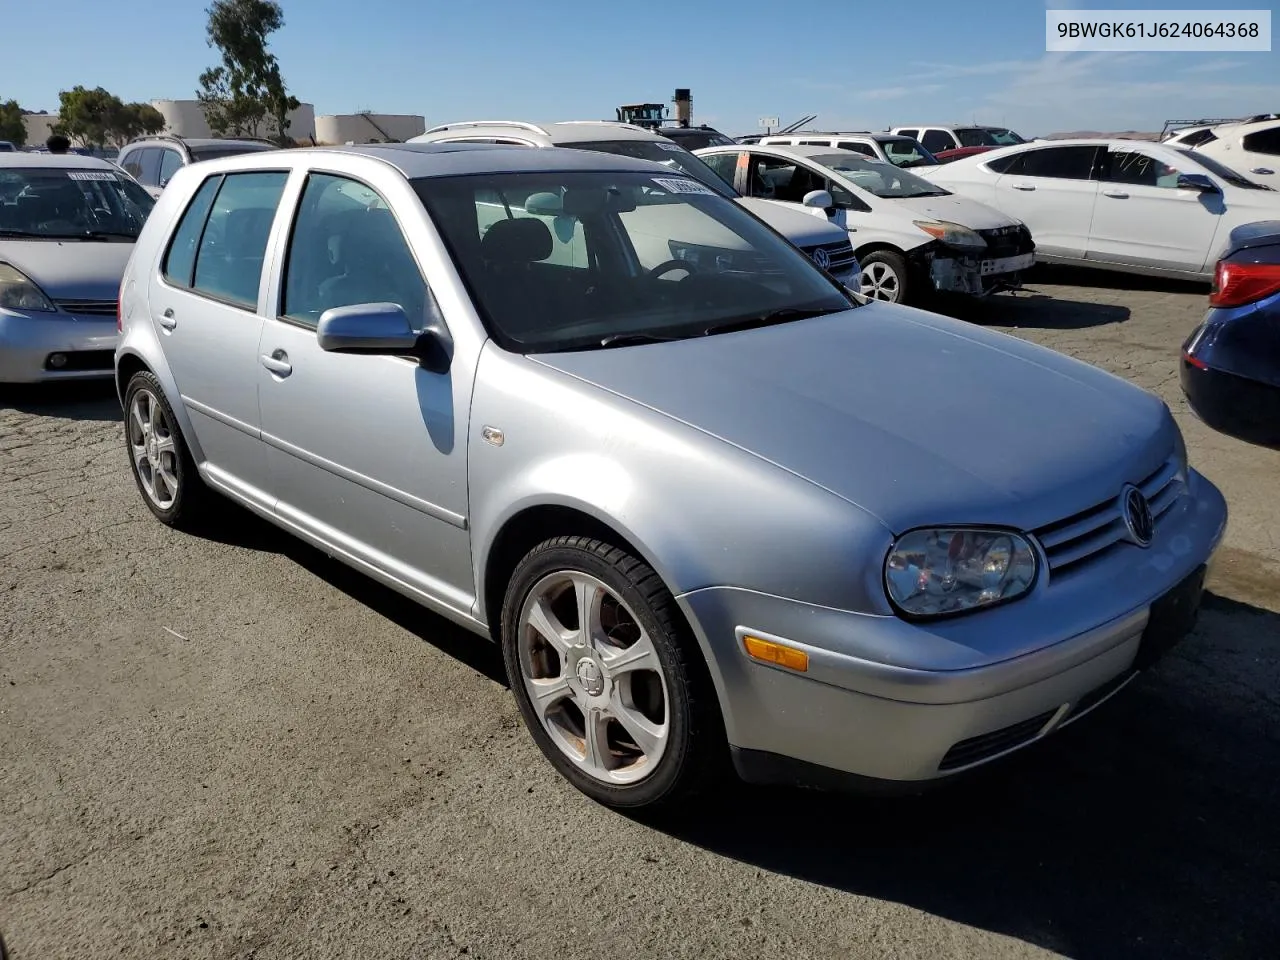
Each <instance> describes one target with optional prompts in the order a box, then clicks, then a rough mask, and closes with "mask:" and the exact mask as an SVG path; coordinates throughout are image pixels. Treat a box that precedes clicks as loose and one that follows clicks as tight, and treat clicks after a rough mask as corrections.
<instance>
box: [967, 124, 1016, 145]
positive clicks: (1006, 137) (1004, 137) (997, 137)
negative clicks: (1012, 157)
mask: <svg viewBox="0 0 1280 960" xmlns="http://www.w3.org/2000/svg"><path fill="white" fill-rule="evenodd" d="M987 133H989V134H991V139H992V140H994V141H995V142H996V143H998V144H999V145H1000V146H1002V147H1007V146H1009V145H1010V144H1013V143H1026V142H1027V141H1025V140H1023V139H1022V138H1021V137H1020V136H1018V135H1017V134H1016V133H1014V132H1013V131H1012V130H1006V129H1005V128H1003V127H988V128H987ZM979 146H983V144H979Z"/></svg>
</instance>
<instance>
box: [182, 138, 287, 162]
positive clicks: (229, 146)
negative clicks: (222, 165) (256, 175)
mask: <svg viewBox="0 0 1280 960" xmlns="http://www.w3.org/2000/svg"><path fill="white" fill-rule="evenodd" d="M274 149H276V148H275V146H274V145H273V144H270V143H218V144H213V145H209V146H201V147H191V148H190V150H191V160H192V162H193V163H194V162H196V161H199V160H216V159H217V158H218V157H235V156H239V155H240V154H242V153H258V152H259V151H261V150H274Z"/></svg>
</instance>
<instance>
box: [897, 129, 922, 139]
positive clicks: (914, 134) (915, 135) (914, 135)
mask: <svg viewBox="0 0 1280 960" xmlns="http://www.w3.org/2000/svg"><path fill="white" fill-rule="evenodd" d="M897 133H898V136H900V137H910V138H911V139H912V140H919V139H920V131H919V130H899V131H897Z"/></svg>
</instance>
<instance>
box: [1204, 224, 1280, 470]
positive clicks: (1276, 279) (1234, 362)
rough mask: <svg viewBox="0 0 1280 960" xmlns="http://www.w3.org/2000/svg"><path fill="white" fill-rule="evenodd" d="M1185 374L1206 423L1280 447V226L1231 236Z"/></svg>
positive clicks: (1244, 228)
mask: <svg viewBox="0 0 1280 960" xmlns="http://www.w3.org/2000/svg"><path fill="white" fill-rule="evenodd" d="M1181 370H1182V392H1183V393H1184V394H1186V397H1187V402H1188V403H1189V404H1190V405H1191V409H1192V410H1193V411H1195V414H1196V416H1198V417H1199V418H1200V419H1201V420H1203V421H1204V422H1205V423H1207V424H1208V425H1209V426H1211V427H1213V429H1215V430H1217V431H1219V432H1221V433H1225V434H1228V435H1229V436H1233V437H1237V438H1239V439H1241V440H1244V441H1246V442H1248V443H1254V444H1258V445H1260V446H1264V447H1271V448H1272V449H1280V220H1269V221H1265V222H1261V223H1249V224H1245V225H1244V226H1241V227H1237V228H1236V229H1235V230H1233V231H1231V238H1230V241H1229V243H1228V246H1227V250H1226V252H1225V253H1224V254H1223V256H1222V258H1221V259H1220V260H1219V261H1218V267H1217V271H1216V272H1215V273H1214V280H1213V291H1212V293H1211V294H1210V295H1209V312H1208V313H1207V314H1206V315H1205V318H1204V322H1203V323H1201V324H1200V326H1198V327H1197V328H1196V329H1195V330H1194V331H1193V332H1192V334H1191V336H1190V337H1188V338H1187V342H1186V343H1184V344H1183V346H1182V363H1181Z"/></svg>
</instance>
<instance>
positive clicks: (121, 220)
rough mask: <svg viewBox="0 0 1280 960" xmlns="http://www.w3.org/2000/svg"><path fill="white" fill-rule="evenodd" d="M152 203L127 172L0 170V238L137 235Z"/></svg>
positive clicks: (14, 168)
mask: <svg viewBox="0 0 1280 960" xmlns="http://www.w3.org/2000/svg"><path fill="white" fill-rule="evenodd" d="M153 206H155V201H154V200H153V199H151V195H150V194H148V193H147V191H146V190H144V189H142V187H140V186H138V184H137V183H135V182H134V181H133V180H132V179H130V178H129V176H128V175H127V174H125V173H121V172H115V171H111V170H100V169H93V168H80V169H74V168H73V169H60V168H57V167H6V168H4V169H0V236H4V237H24V236H30V237H37V238H48V239H54V238H57V239H67V238H73V237H90V238H91V237H95V236H112V237H115V236H120V237H137V235H138V234H139V232H141V230H142V225H143V223H145V222H146V219H147V215H148V214H149V213H151V208H152V207H153Z"/></svg>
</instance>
